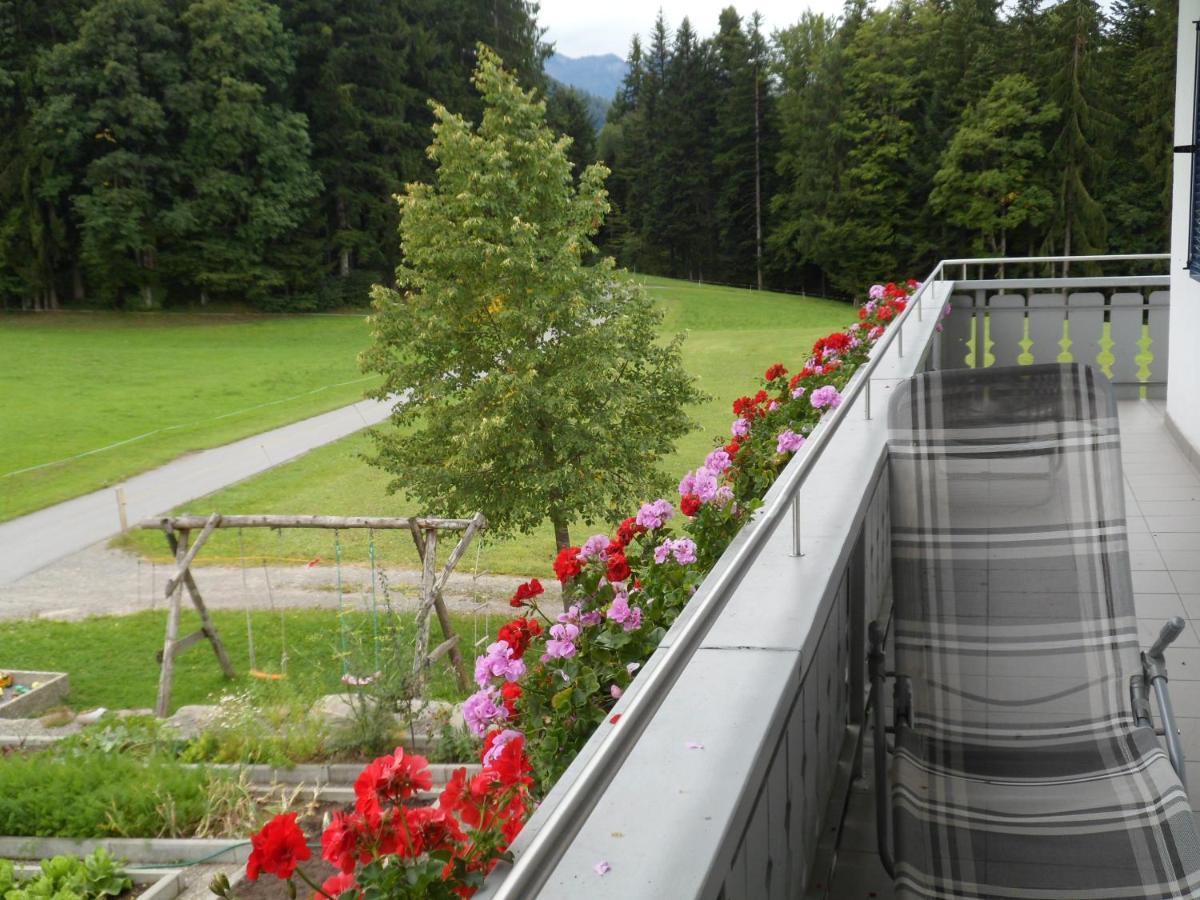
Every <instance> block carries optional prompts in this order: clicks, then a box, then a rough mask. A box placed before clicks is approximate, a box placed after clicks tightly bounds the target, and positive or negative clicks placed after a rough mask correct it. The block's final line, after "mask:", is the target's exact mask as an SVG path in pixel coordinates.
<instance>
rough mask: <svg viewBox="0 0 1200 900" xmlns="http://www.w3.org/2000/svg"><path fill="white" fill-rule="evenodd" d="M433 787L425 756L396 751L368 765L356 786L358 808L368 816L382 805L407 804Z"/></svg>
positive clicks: (356, 804) (402, 750) (400, 749)
mask: <svg viewBox="0 0 1200 900" xmlns="http://www.w3.org/2000/svg"><path fill="white" fill-rule="evenodd" d="M431 787H433V775H432V774H430V772H429V761H428V760H426V759H425V757H423V756H416V755H415V754H414V755H405V753H404V748H403V747H397V748H396V752H395V753H393V754H392V755H390V756H381V757H379V758H378V759H376V760H374V761H372V762H371V763H370V764H368V765H367V767H366V768H365V769H363V770H362V772H361V774H359V776H358V779H357V780H356V781H355V782H354V795H355V797H356V798H357V801H356V803H355V808H356V809H358V811H359V812H361V813H369V812H370V811H371V809H372V808H377V807H378V806H379V804H380V803H381V802H382V801H390V800H407V799H408V798H409V797H411V796H412V795H413V794H415V793H416V792H417V791H427V790H429V789H430V788H431Z"/></svg>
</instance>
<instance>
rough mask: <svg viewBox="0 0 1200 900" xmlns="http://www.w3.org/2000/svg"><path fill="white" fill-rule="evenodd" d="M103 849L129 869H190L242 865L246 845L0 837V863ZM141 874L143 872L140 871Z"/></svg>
mask: <svg viewBox="0 0 1200 900" xmlns="http://www.w3.org/2000/svg"><path fill="white" fill-rule="evenodd" d="M97 847H103V848H104V849H105V850H107V851H108V852H109V853H111V854H112V855H113V856H115V857H116V858H117V859H124V860H126V861H128V862H129V863H130V864H131V865H149V866H160V867H162V868H172V867H175V866H190V865H194V864H196V863H201V862H204V863H244V862H245V861H246V860H248V859H249V858H250V841H249V840H247V839H236V838H99V839H97V838H88V839H83V840H76V839H74V838H45V837H0V859H12V860H17V859H20V860H36V859H48V858H49V857H51V856H87V855H88V854H89V853H91V852H92V851H94V850H95V849H96V848H97ZM143 871H144V870H143Z"/></svg>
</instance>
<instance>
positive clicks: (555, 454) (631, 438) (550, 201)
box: [363, 48, 699, 547]
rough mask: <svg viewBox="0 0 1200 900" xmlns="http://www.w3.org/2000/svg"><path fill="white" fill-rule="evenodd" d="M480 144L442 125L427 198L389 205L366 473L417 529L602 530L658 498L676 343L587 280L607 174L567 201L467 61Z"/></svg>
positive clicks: (563, 149) (628, 288)
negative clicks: (392, 219) (388, 416)
mask: <svg viewBox="0 0 1200 900" xmlns="http://www.w3.org/2000/svg"><path fill="white" fill-rule="evenodd" d="M475 84H476V86H477V88H478V90H479V91H480V93H481V94H482V97H483V104H484V112H483V117H482V121H481V122H480V124H479V125H478V126H474V125H472V124H471V123H470V122H468V121H467V120H466V119H465V118H464V117H462V116H460V115H456V114H454V113H451V112H449V111H448V110H446V109H445V108H444V107H441V106H439V107H437V108H436V110H435V114H436V118H437V123H436V124H435V126H434V139H433V143H432V145H431V146H430V148H429V154H430V157H431V159H432V160H433V161H434V163H435V164H436V166H437V170H436V175H435V178H434V181H433V183H432V184H411V185H409V186H408V188H407V190H406V191H405V193H404V195H403V196H402V197H401V199H400V210H401V221H400V234H401V243H402V248H403V252H404V260H405V262H404V264H403V265H402V266H400V268H399V269H398V270H397V272H396V280H397V284H398V287H397V289H394V290H393V289H390V288H387V287H382V286H380V287H377V288H376V289H375V291H374V308H375V313H374V315H373V317H372V329H373V334H374V341H373V343H372V346H371V347H370V349H369V350H368V351H366V353H365V354H364V357H363V364H364V367H365V368H366V369H367V370H369V371H376V372H380V373H382V374H383V375H384V379H385V380H384V383H383V385H382V386H381V388H380V389H379V391H378V396H381V397H385V396H393V397H402V398H404V402H399V403H397V405H396V407H395V410H394V412H393V416H392V422H393V423H394V425H395V426H396V427H394V428H390V429H387V430H385V431H381V432H379V433H378V434H377V436H376V439H377V451H378V452H377V454H376V456H375V458H374V462H375V463H376V464H377V465H379V466H382V467H383V468H384V469H386V470H387V471H388V472H390V473H392V474H393V475H395V476H396V478H395V481H393V482H392V488H393V489H402V490H404V491H405V492H407V493H408V494H409V495H410V496H412V497H413V498H414V499H416V500H417V501H418V502H419V503H420V504H421V505H422V507H423V508H424V509H425V510H426V511H428V512H434V513H442V514H447V515H454V514H462V513H466V512H470V511H473V510H475V509H481V510H482V511H483V512H484V513H485V514H486V515H487V517H488V519H489V521H490V522H491V523H492V525H493V527H494V528H495V529H497V530H498V531H500V532H501V533H506V532H512V531H529V530H531V529H533V528H534V527H536V526H537V525H539V524H540V523H542V522H543V521H545V520H546V519H549V520H550V521H551V523H552V524H553V526H554V533H555V539H556V541H557V543H558V545H559V546H560V547H565V546H568V545H569V543H570V535H569V532H568V528H569V526H570V524H571V523H572V522H573V521H577V520H580V519H582V520H585V521H588V520H592V519H597V518H611V517H613V516H615V515H619V514H620V513H621V512H624V511H625V509H626V504H628V503H630V502H632V500H633V499H634V498H640V497H642V496H643V495H645V494H646V493H648V492H650V491H651V490H653V489H654V488H655V487H657V486H659V483H660V480H661V476H660V475H659V474H658V471H657V468H656V462H657V461H658V459H659V458H660V457H661V456H662V455H663V454H664V453H666V452H668V451H669V450H670V449H671V447H672V444H673V442H674V440H675V438H677V437H679V436H680V435H681V434H683V433H684V432H686V431H687V430H689V429H690V428H691V427H692V422H691V421H690V419H689V418H688V416H687V414H686V413H685V411H684V410H685V408H686V406H687V405H688V404H689V403H692V402H695V401H696V400H697V399H698V398H699V395H698V393H697V391H696V389H695V388H694V387H693V386H692V382H691V379H690V377H689V376H688V375H687V373H686V372H685V371H684V369H683V367H682V364H681V362H680V341H681V338H676V339H674V340H672V341H668V342H665V343H664V342H661V341H660V340H659V339H658V337H657V334H658V325H659V322H660V313H659V312H658V311H657V308H656V306H655V304H654V303H653V302H651V301H650V300H649V299H648V298H647V297H646V296H645V294H644V293H643V291H642V289H641V288H640V287H639V286H638V285H637V284H636V283H635V282H633V281H632V280H631V279H629V278H628V277H626V276H624V275H623V274H622V273H620V272H617V271H615V270H614V268H613V263H612V261H611V260H610V259H604V260H601V261H600V262H599V263H597V264H596V265H592V266H588V265H585V264H584V263H583V260H584V258H585V257H588V256H590V255H591V254H592V252H593V249H594V248H593V245H592V237H593V236H594V235H595V233H596V231H597V229H598V228H599V227H600V223H601V221H602V220H603V217H604V215H605V213H606V212H607V211H608V202H607V199H606V195H605V191H604V188H603V181H604V177H605V175H606V174H607V171H606V170H605V168H604V167H603V166H602V165H599V164H594V165H591V166H589V167H588V168H586V169H585V170H584V172H583V173H582V175H581V177H580V179H579V183H578V185H576V184H575V183H574V182H573V179H572V175H571V164H570V162H569V160H568V157H567V151H568V148H569V144H570V139H569V138H565V137H556V136H555V135H554V134H553V132H552V131H551V130H550V129H549V128H548V127H547V126H546V122H545V104H544V102H542V101H539V100H536V99H535V95H534V93H532V92H526V91H524V90H523V89H522V88H521V87H520V86H519V84H518V83H517V81H516V79H515V77H514V76H513V75H512V74H510V73H508V72H506V71H504V69H502V68H501V66H500V62H499V60H498V58H497V57H496V56H495V55H494V54H493V53H491V52H490V51H488V50H487V49H486V48H481V50H480V61H479V66H478V68H477V70H476V73H475Z"/></svg>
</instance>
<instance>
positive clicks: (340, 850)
mask: <svg viewBox="0 0 1200 900" xmlns="http://www.w3.org/2000/svg"><path fill="white" fill-rule="evenodd" d="M366 830H367V829H366V822H365V821H364V820H363V819H362V817H361V816H359V815H358V814H352V815H348V814H346V813H344V812H338V813H334V814H333V821H331V822H330V823H329V827H328V828H326V829H325V833H324V834H322V835H321V859H323V860H325V861H326V862H328V863H330V864H332V865H334V866H337V867H338V868H339V869H340V870H341V871H342V872H347V873H349V872H353V871H354V866H355V863H358V862H362V863H366V862H369V861H370V859H371V854H370V852H369V851H368V850H367V849H366V847H365V841H364V840H363V839H364V837H365V835H366ZM334 896H336V894H335V895H334Z"/></svg>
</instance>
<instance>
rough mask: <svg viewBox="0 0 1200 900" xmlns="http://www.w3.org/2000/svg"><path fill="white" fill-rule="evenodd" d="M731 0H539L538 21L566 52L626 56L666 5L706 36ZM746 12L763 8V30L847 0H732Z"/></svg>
mask: <svg viewBox="0 0 1200 900" xmlns="http://www.w3.org/2000/svg"><path fill="white" fill-rule="evenodd" d="M730 2H731V0H663V2H662V3H661V4H656V3H654V2H652V0H541V12H539V13H538V22H540V23H541V24H542V26H543V27H545V28H546V29H547V31H546V39H547V40H549V41H553V42H554V46H555V49H556V50H557V51H558V52H559V53H562V54H565V55H566V56H591V55H595V54H601V53H615V54H617V56H620V57H622V58H623V57H624V56H625V54H626V52H627V51H628V50H629V39H630V38H631V37H632V36H633V33H634V32H638V33H640V34H641V35H642V36H643V37H645V35H646V34H647V33H648V32H649V31H650V29H651V28H652V27H653V25H654V17H655V15H656V14H657V13H658V7H659V5H661V6H662V10H663V13H664V15H665V16H666V18H667V24H668V25H670V26H671V27H672V28H674V27H675V26H676V25H678V24H679V21H680V20H681V19H682V18H683V17H684V16H687V17H688V18H689V19H691V22H692V27H693V28H695V29H696V31H697V32H698V33H699V34H700V35H702V36H707V35H709V34H712V33H713V32H714V31H716V30H717V18H718V17H719V16H720V14H721V10H722V9H724V8H725V7H726V6H729V5H730ZM732 2H733V5H734V6H736V7H737V10H738V12H739V13H741V15H742V17H743V18H745V17H748V16H749V15H750V14H751V13H752V12H754V10H755V9H757V10H758V11H759V12H760V13H762V14H763V18H764V20H765V22H766V28H765V30H766V31H767V33H770V32H771V30H772V29H775V28H783V27H785V26H787V25H790V24H792V23H793V22H795V21H796V20H797V19H799V18H800V13H801V12H803V11H804V9H805V8H806V7H807V8H809V9H812V10H814V11H816V12H824V13H827V14H833V15H836V14H838V13H840V12H841V11H842V7H843V5H844V0H799V2H797V0H758V2H757V3H754V4H751V3H739V2H737V0H732Z"/></svg>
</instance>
